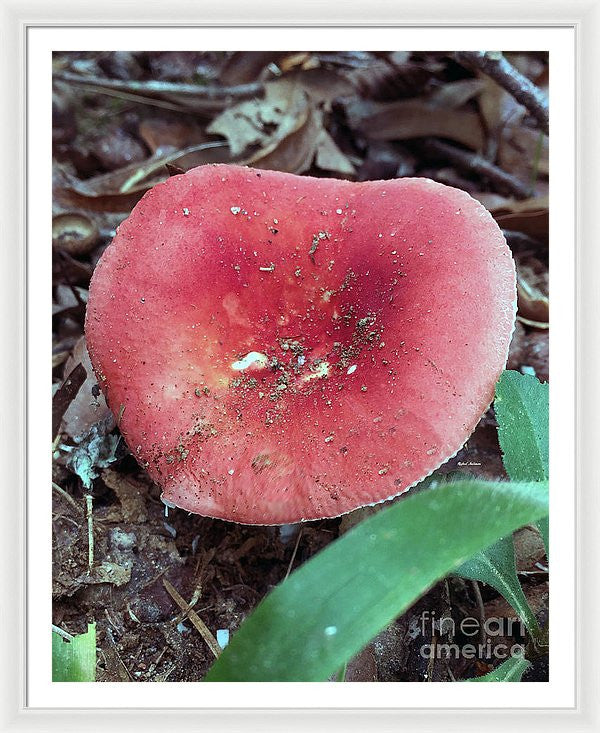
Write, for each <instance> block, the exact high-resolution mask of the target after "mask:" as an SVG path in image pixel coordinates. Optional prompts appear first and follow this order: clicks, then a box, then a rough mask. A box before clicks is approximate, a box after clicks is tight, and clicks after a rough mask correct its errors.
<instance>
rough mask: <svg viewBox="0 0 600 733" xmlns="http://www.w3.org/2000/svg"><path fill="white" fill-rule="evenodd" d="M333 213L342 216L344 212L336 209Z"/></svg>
mask: <svg viewBox="0 0 600 733" xmlns="http://www.w3.org/2000/svg"><path fill="white" fill-rule="evenodd" d="M335 213H336V214H343V213H344V212H343V211H342V210H341V209H336V210H335Z"/></svg>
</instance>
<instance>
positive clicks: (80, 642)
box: [52, 623, 96, 682]
mask: <svg viewBox="0 0 600 733" xmlns="http://www.w3.org/2000/svg"><path fill="white" fill-rule="evenodd" d="M95 680H96V624H95V623H93V624H88V630H87V633H85V634H79V635H78V636H74V637H73V640H72V641H65V640H64V639H63V638H62V637H61V636H59V635H58V634H57V633H56V632H54V631H53V632H52V681H53V682H94V681H95Z"/></svg>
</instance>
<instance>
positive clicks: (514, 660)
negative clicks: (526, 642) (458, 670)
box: [462, 655, 531, 682]
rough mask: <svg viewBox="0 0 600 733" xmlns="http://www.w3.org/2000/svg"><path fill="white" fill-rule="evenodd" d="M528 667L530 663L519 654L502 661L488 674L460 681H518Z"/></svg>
mask: <svg viewBox="0 0 600 733" xmlns="http://www.w3.org/2000/svg"><path fill="white" fill-rule="evenodd" d="M529 667H531V663H530V662H528V661H527V660H526V659H525V657H523V656H522V655H519V656H517V657H511V658H510V659H507V660H506V661H505V662H502V664H501V665H500V666H498V667H496V669H493V670H492V671H491V672H488V674H484V675H482V676H481V677H472V678H471V679H469V680H462V682H520V681H521V678H522V677H523V675H524V674H525V672H526V671H527V670H528V669H529Z"/></svg>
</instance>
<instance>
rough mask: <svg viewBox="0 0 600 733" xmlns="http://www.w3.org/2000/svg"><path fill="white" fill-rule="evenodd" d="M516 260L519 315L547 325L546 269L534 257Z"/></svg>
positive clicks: (547, 282)
mask: <svg viewBox="0 0 600 733" xmlns="http://www.w3.org/2000/svg"><path fill="white" fill-rule="evenodd" d="M516 260H517V296H518V313H519V315H520V316H521V317H522V318H524V319H526V320H527V321H529V322H531V321H534V322H536V323H540V324H547V323H548V322H549V320H550V316H549V307H550V306H549V300H548V292H549V290H548V287H549V280H548V269H547V268H546V266H545V265H544V264H543V263H542V262H540V261H539V260H537V259H536V258H535V257H519V256H518V255H517V256H516Z"/></svg>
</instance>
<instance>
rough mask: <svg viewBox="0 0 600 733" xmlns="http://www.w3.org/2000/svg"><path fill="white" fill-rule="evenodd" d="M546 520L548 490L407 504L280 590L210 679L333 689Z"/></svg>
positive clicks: (482, 488)
mask: <svg viewBox="0 0 600 733" xmlns="http://www.w3.org/2000/svg"><path fill="white" fill-rule="evenodd" d="M547 513H548V487H547V484H544V483H520V484H517V483H514V484H510V483H488V482H484V481H476V480H463V481H458V482H456V483H450V484H443V485H441V486H439V487H437V488H432V489H428V490H426V491H423V492H422V493H419V494H415V495H413V496H410V497H408V498H407V499H405V500H404V501H401V502H399V503H397V504H395V505H393V506H391V507H390V508H388V509H385V510H382V511H380V512H378V513H377V514H375V515H374V516H373V517H370V518H369V519H367V520H365V521H364V522H361V523H360V524H359V525H358V526H356V527H355V528H354V529H353V530H351V531H350V532H348V533H347V534H345V535H344V536H343V537H341V538H340V539H338V540H336V541H335V542H333V543H332V544H331V545H329V546H328V547H327V548H326V549H325V550H323V551H322V552H320V553H319V554H318V555H316V556H315V557H314V558H312V559H311V560H310V561H309V562H307V563H306V564H305V565H303V566H302V567H301V568H300V569H299V570H297V571H296V572H294V573H292V575H291V576H290V577H289V578H288V579H287V580H286V581H284V582H283V583H281V584H280V585H279V586H277V588H275V589H274V590H273V591H272V592H271V593H270V594H269V595H268V596H267V597H266V598H265V599H264V600H263V601H262V602H261V603H260V604H259V606H258V607H257V608H256V609H255V611H254V612H253V613H252V614H251V616H249V618H248V619H247V620H246V621H245V622H244V623H243V624H242V626H241V627H240V629H239V631H238V632H237V633H236V634H235V636H234V638H233V640H232V641H231V643H230V644H229V645H228V647H227V648H226V649H225V651H224V652H223V654H222V655H221V656H220V657H219V659H218V660H217V661H216V662H215V664H214V665H213V667H212V668H211V670H210V671H209V673H208V675H207V677H206V679H207V680H208V681H293V680H297V681H318V680H327V679H328V678H329V677H331V675H333V674H334V673H335V672H336V671H337V670H339V669H340V667H342V665H343V664H344V663H345V662H346V661H348V660H349V659H351V658H352V657H353V656H354V655H355V654H356V653H358V652H359V651H360V649H362V647H363V646H365V645H366V644H367V643H368V642H369V640H370V639H372V638H373V636H375V635H376V634H377V633H378V632H379V631H381V629H383V628H385V626H387V625H388V624H389V623H390V622H391V621H392V620H393V619H394V618H395V617H396V616H397V615H398V614H401V613H403V612H404V611H406V610H407V609H408V608H409V607H410V606H411V605H412V604H413V603H414V602H415V601H416V600H417V599H418V598H419V597H420V596H421V595H422V594H423V593H424V592H425V591H426V590H427V589H428V588H429V587H431V586H432V585H433V584H434V583H435V582H436V581H438V580H440V579H441V578H443V577H445V576H446V575H448V573H451V572H452V571H454V570H455V569H456V568H457V567H459V566H460V565H461V564H462V563H464V562H465V561H466V560H467V559H468V558H470V557H471V556H472V555H474V554H475V553H476V552H479V551H480V550H482V549H484V548H486V547H489V545H491V544H492V543H494V542H495V541H497V540H498V538H500V537H502V536H504V535H507V534H510V533H511V532H513V531H514V530H516V529H518V528H519V527H522V526H523V525H525V524H529V523H531V522H535V521H536V520H537V519H539V518H540V517H542V516H545V515H546V514H547Z"/></svg>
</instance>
